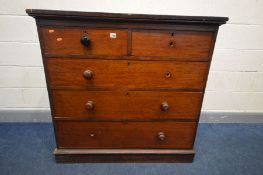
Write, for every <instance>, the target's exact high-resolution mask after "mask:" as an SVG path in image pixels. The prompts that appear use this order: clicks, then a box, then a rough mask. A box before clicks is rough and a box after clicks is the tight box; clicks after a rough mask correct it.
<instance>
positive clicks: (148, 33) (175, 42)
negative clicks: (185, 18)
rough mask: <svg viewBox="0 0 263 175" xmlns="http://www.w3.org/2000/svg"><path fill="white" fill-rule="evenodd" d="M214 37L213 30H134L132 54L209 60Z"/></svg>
mask: <svg viewBox="0 0 263 175" xmlns="http://www.w3.org/2000/svg"><path fill="white" fill-rule="evenodd" d="M212 38H213V33H212V32H192V31H191V32H189V31H154V30H141V31H134V32H132V53H131V54H132V55H134V56H152V57H174V58H181V59H184V60H190V61H207V60H208V59H209V50H210V47H211V44H212Z"/></svg>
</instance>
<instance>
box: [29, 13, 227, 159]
mask: <svg viewBox="0 0 263 175" xmlns="http://www.w3.org/2000/svg"><path fill="white" fill-rule="evenodd" d="M26 12H27V13H28V14H29V15H30V16H33V17H34V18H35V19H36V23H37V28H38V34H39V38H40V45H41V50H42V56H43V63H44V69H45V75H46V81H47V88H48V93H49V99H50V107H51V113H52V119H53V124H54V130H55V137H56V143H57V148H56V149H55V151H54V154H55V157H56V160H57V162H111V161H115V162H130V161H136V162H191V161H192V160H193V158H194V150H193V145H194V140H195V135H196V130H197V125H198V120H199V115H200V110H201V106H202V99H203V96H204V91H205V86H206V81H207V76H208V72H209V66H210V62H211V58H212V53H213V49H214V44H215V40H216V36H217V31H218V27H219V26H220V25H221V24H224V23H225V22H226V21H227V20H228V18H225V17H190V16H166V15H139V14H110V13H89V12H68V11H51V10H34V9H33V10H32V9H28V10H26Z"/></svg>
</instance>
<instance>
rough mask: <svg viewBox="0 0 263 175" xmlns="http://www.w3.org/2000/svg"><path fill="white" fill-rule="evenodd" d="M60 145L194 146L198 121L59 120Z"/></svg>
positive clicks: (85, 146) (182, 147)
mask: <svg viewBox="0 0 263 175" xmlns="http://www.w3.org/2000/svg"><path fill="white" fill-rule="evenodd" d="M55 126H56V135H57V137H56V138H57V143H58V147H59V148H104V149H106V148H147V149H150V148H172V149H191V148H192V146H193V138H194V134H195V129H196V123H195V122H72V121H57V122H56V123H55Z"/></svg>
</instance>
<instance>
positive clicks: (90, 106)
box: [85, 101, 94, 110]
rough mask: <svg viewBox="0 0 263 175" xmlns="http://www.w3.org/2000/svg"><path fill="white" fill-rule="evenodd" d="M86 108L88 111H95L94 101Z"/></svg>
mask: <svg viewBox="0 0 263 175" xmlns="http://www.w3.org/2000/svg"><path fill="white" fill-rule="evenodd" d="M85 106H86V109H87V110H93V109H94V103H93V101H88V102H87V103H86V105H85Z"/></svg>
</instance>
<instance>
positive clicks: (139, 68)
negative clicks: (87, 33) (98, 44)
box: [47, 58, 208, 90]
mask: <svg viewBox="0 0 263 175" xmlns="http://www.w3.org/2000/svg"><path fill="white" fill-rule="evenodd" d="M47 70H48V71H47V72H48V79H49V83H50V87H51V88H57V87H63V88H74V89H77V88H81V89H86V88H119V87H125V88H136V89H138V88H174V89H195V90H202V89H203V88H204V85H205V77H206V76H207V72H208V63H206V62H174V61H128V60H119V61H117V60H97V59H74V58H72V59H60V58H50V59H48V61H47ZM84 72H86V73H87V74H86V73H85V77H84V76H83V74H84ZM88 73H90V74H88ZM89 75H90V76H89Z"/></svg>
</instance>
